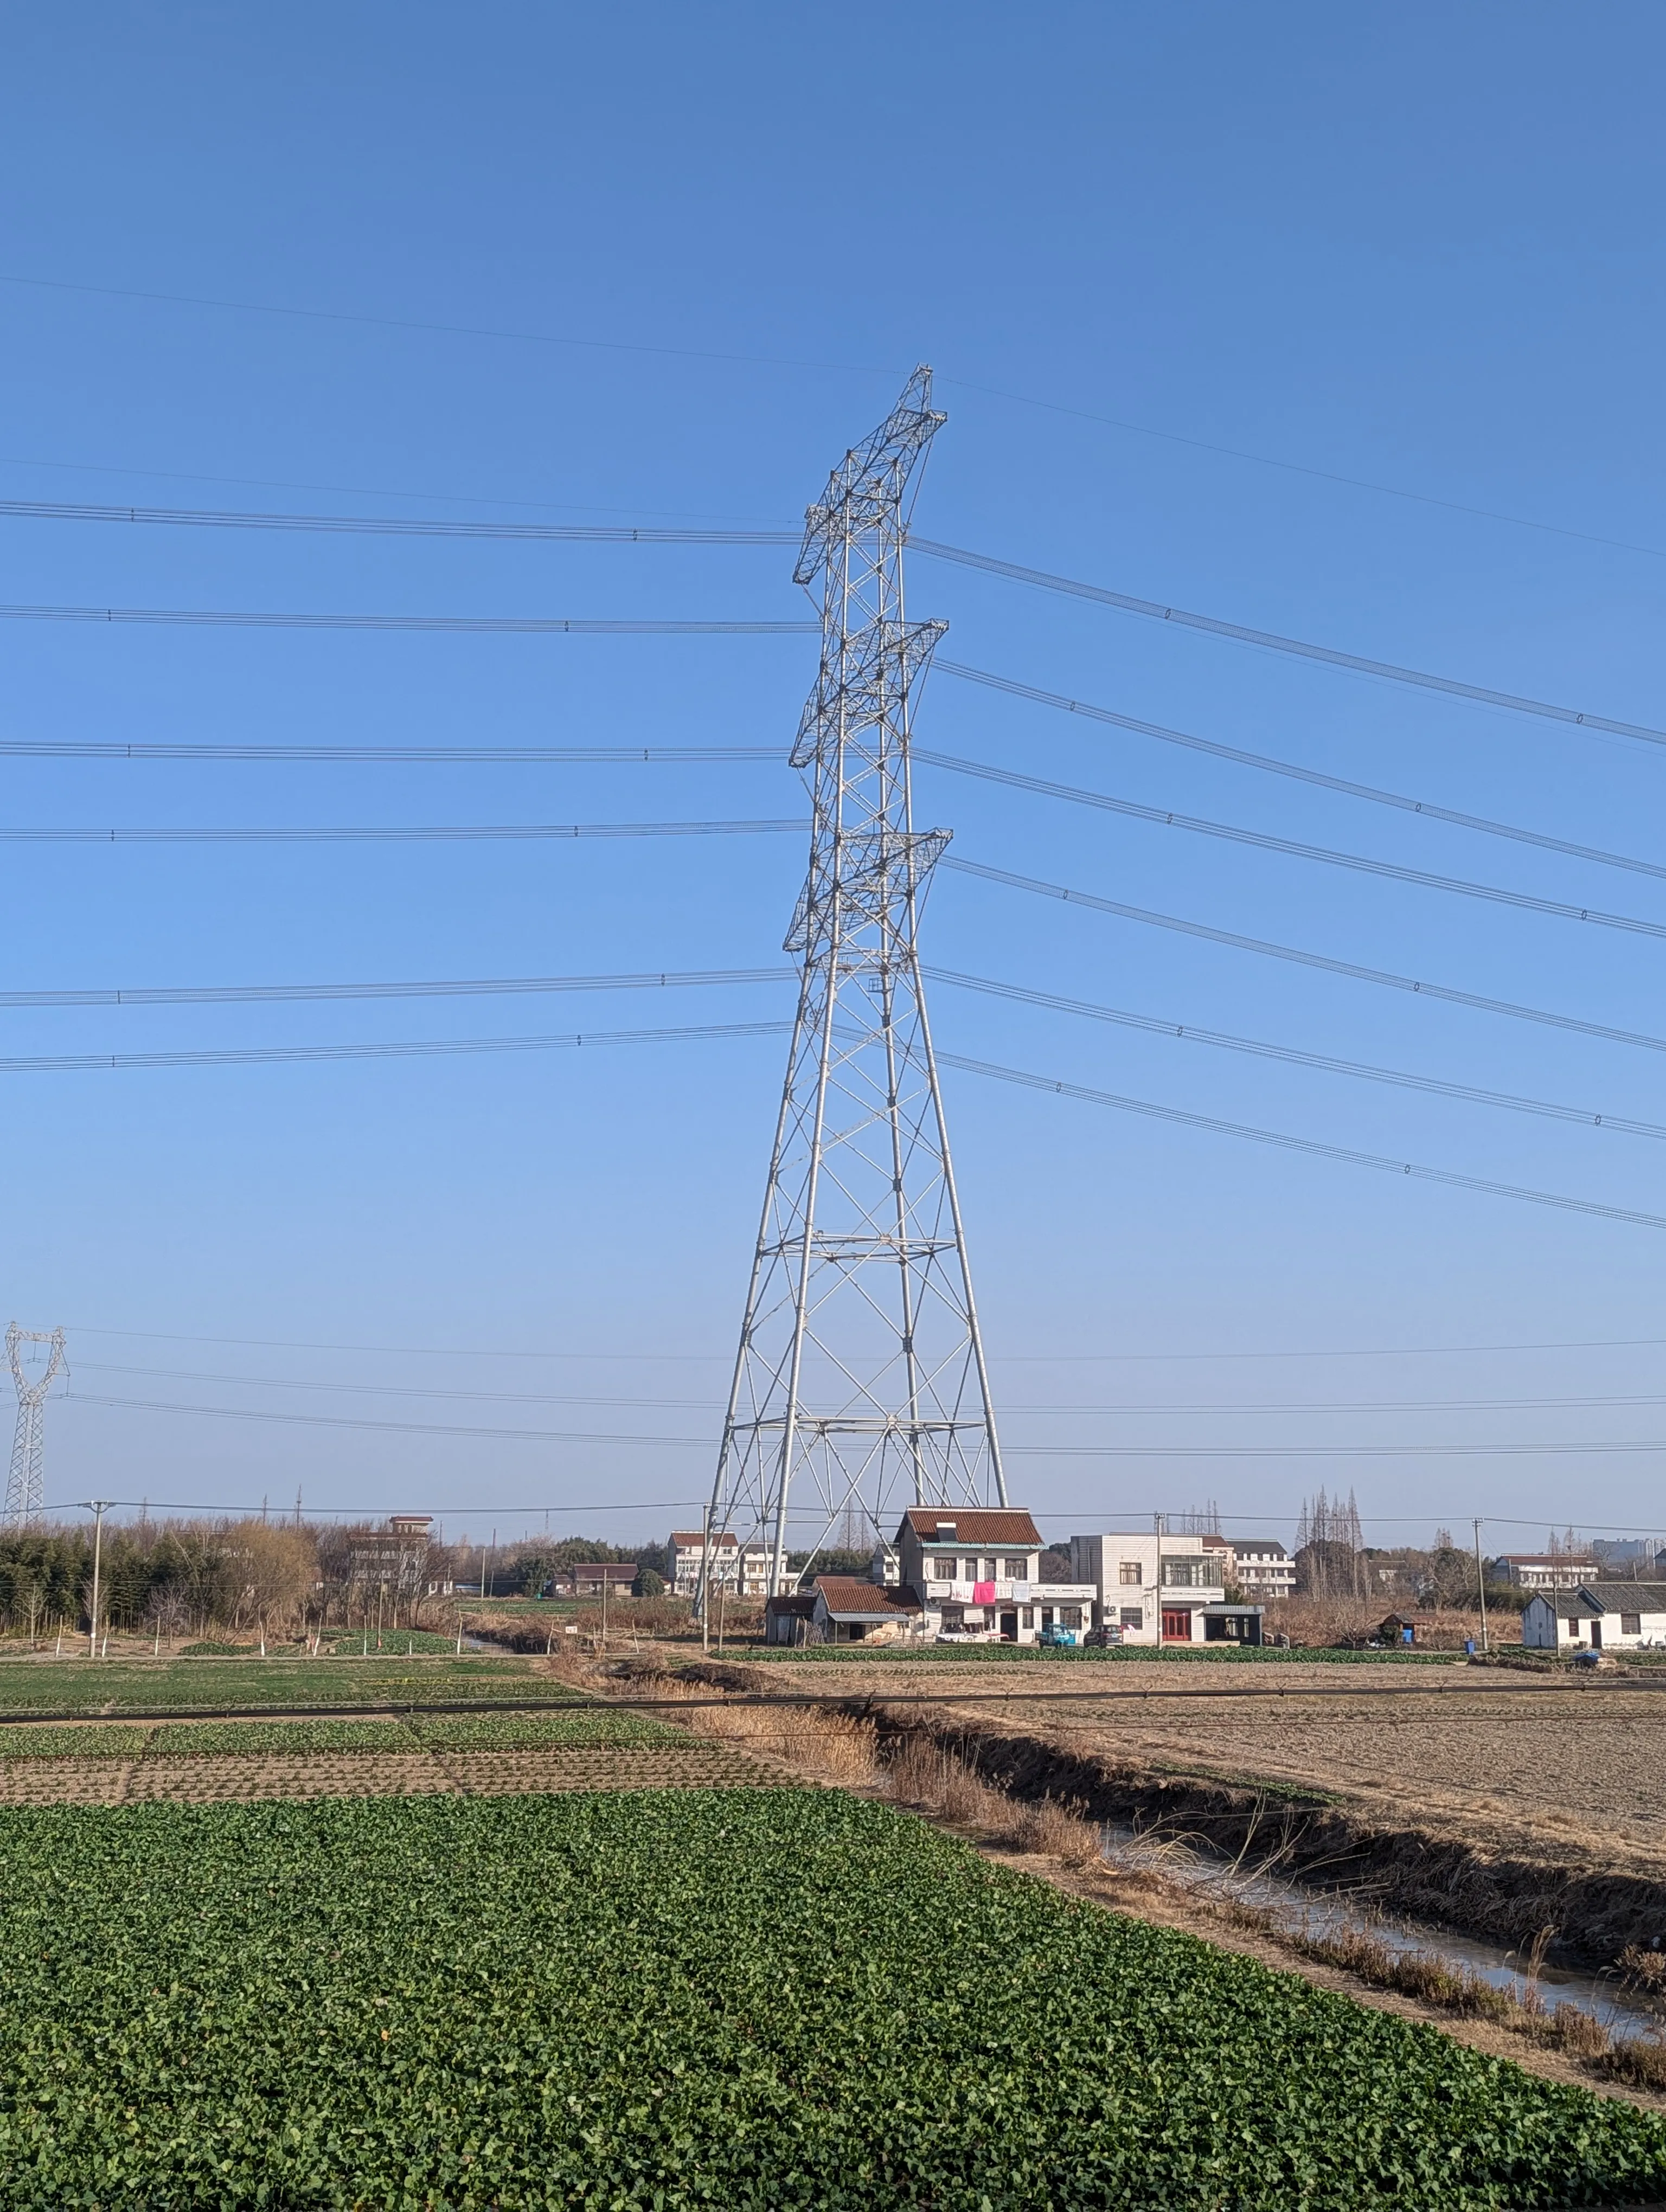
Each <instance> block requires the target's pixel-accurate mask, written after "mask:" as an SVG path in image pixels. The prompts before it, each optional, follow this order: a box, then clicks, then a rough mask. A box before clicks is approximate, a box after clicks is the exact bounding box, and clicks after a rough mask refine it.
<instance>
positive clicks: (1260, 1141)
mask: <svg viewBox="0 0 1666 2212" xmlns="http://www.w3.org/2000/svg"><path fill="white" fill-rule="evenodd" d="M939 1059H940V1060H942V1062H943V1064H944V1066H945V1067H958V1068H962V1069H964V1071H965V1072H966V1073H968V1074H970V1075H987V1076H992V1077H994V1078H995V1079H998V1080H999V1081H1000V1082H1003V1083H1016V1084H1019V1085H1022V1086H1023V1087H1024V1088H1025V1089H1026V1090H1030V1091H1055V1092H1057V1093H1058V1094H1059V1095H1060V1096H1061V1097H1066V1098H1080V1099H1083V1100H1085V1101H1086V1103H1088V1104H1090V1105H1093V1106H1110V1107H1114V1108H1116V1110H1117V1111H1118V1112H1119V1113H1124V1114H1140V1115H1146V1117H1147V1118H1148V1119H1150V1120H1152V1121H1174V1122H1178V1123H1180V1124H1181V1125H1182V1126H1183V1127H1186V1128H1189V1129H1207V1130H1208V1131H1210V1132H1211V1133H1213V1134H1214V1135H1216V1136H1222V1137H1243V1138H1246V1139H1249V1142H1250V1143H1252V1144H1257V1145H1273V1146H1277V1148H1278V1149H1279V1150H1280V1151H1281V1152H1306V1153H1310V1154H1311V1155H1313V1156H1314V1157H1316V1158H1321V1159H1328V1160H1341V1161H1342V1162H1343V1163H1344V1164H1346V1165H1347V1166H1350V1167H1359V1168H1376V1169H1378V1170H1381V1171H1382V1172H1383V1173H1384V1174H1387V1175H1397V1176H1416V1177H1417V1178H1418V1179H1419V1181H1420V1182H1435V1183H1443V1184H1446V1185H1448V1186H1450V1188H1454V1189H1457V1190H1478V1191H1483V1192H1485V1193H1486V1194H1487V1195H1488V1196H1489V1197H1493V1198H1513V1199H1519V1200H1524V1201H1525V1202H1526V1203H1527V1204H1529V1205H1530V1206H1554V1207H1556V1208H1557V1209H1558V1211H1560V1212H1566V1213H1590V1214H1595V1215H1597V1216H1599V1217H1600V1218H1602V1219H1604V1220H1607V1221H1625V1222H1629V1223H1631V1224H1633V1225H1634V1226H1635V1227H1638V1228H1641V1229H1666V1215H1663V1214H1658V1213H1642V1212H1637V1211H1636V1210H1634V1209H1633V1208H1632V1207H1630V1206H1604V1205H1602V1204H1601V1203H1600V1202H1599V1201H1598V1200H1596V1199H1590V1198H1564V1197H1562V1196H1560V1194H1557V1193H1555V1192H1553V1191H1543V1190H1529V1189H1526V1188H1523V1186H1522V1185H1521V1184H1519V1183H1509V1182H1491V1181H1489V1180H1488V1179H1487V1178H1486V1177H1484V1176H1468V1175H1458V1174H1456V1173H1455V1172H1453V1171H1452V1170H1450V1169H1447V1168H1427V1167H1420V1166H1418V1165H1417V1164H1415V1163H1414V1162H1413V1161H1409V1160H1395V1159H1389V1158H1386V1157H1385V1156H1384V1155H1383V1153H1380V1152H1356V1151H1355V1150H1353V1147H1352V1146H1346V1145H1328V1144H1323V1143H1322V1142H1321V1141H1320V1140H1319V1139H1317V1138H1315V1137H1291V1136H1286V1135H1285V1134H1283V1133H1281V1132H1280V1131H1278V1130H1274V1129H1257V1128H1254V1127H1251V1126H1250V1125H1249V1123H1248V1122H1244V1121H1220V1120H1219V1119H1217V1117H1216V1116H1215V1115H1212V1114H1192V1113H1188V1112H1186V1111H1184V1110H1183V1109H1182V1108H1180V1107H1178V1106H1159V1105H1156V1104H1153V1103H1152V1102H1151V1101H1150V1100H1149V1099H1145V1098H1125V1097H1119V1096H1118V1095H1117V1093H1116V1092H1115V1091H1093V1090H1090V1089H1089V1088H1088V1087H1087V1085H1085V1084H1080V1083H1066V1082H1062V1081H1059V1080H1056V1079H1055V1078H1054V1077H1052V1076H1049V1075H1031V1074H1029V1073H1026V1072H1025V1070H1023V1069H1022V1068H1017V1067H1001V1066H998V1065H996V1064H995V1063H994V1061H992V1060H969V1059H967V1058H965V1057H964V1055H963V1054H959V1053H952V1052H945V1053H941V1054H939Z"/></svg>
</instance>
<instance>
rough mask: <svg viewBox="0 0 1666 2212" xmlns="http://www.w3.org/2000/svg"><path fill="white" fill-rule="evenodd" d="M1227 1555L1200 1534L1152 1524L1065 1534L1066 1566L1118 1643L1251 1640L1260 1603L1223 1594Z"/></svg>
mask: <svg viewBox="0 0 1666 2212" xmlns="http://www.w3.org/2000/svg"><path fill="white" fill-rule="evenodd" d="M1229 1556H1230V1554H1229V1553H1227V1552H1226V1551H1225V1548H1224V1547H1220V1546H1219V1544H1218V1543H1217V1544H1211V1543H1210V1542H1209V1541H1208V1540H1207V1539H1206V1538H1204V1537H1202V1536H1169V1535H1163V1534H1158V1531H1157V1530H1155V1529H1152V1528H1146V1529H1144V1530H1140V1529H1131V1530H1119V1529H1111V1530H1107V1531H1105V1532H1104V1533H1103V1534H1097V1535H1088V1536H1073V1537H1072V1538H1071V1540H1070V1564H1071V1568H1072V1571H1073V1573H1074V1574H1076V1575H1077V1576H1078V1577H1079V1578H1080V1579H1081V1581H1082V1582H1083V1583H1085V1584H1086V1585H1087V1586H1088V1587H1089V1588H1091V1590H1092V1592H1093V1595H1094V1599H1095V1602H1096V1604H1097V1609H1098V1617H1099V1621H1100V1624H1101V1626H1104V1627H1106V1628H1110V1629H1114V1630H1116V1632H1117V1634H1118V1636H1119V1638H1120V1640H1121V1641H1122V1643H1124V1644H1206V1643H1207V1644H1215V1643H1230V1644H1259V1643H1260V1642H1261V1617H1262V1608H1261V1607H1260V1606H1258V1605H1228V1604H1227V1602H1226V1587H1225V1571H1226V1567H1225V1562H1226V1560H1227V1559H1228V1557H1229Z"/></svg>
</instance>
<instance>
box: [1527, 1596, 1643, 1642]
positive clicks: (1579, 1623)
mask: <svg viewBox="0 0 1666 2212" xmlns="http://www.w3.org/2000/svg"><path fill="white" fill-rule="evenodd" d="M1522 1642H1523V1644H1525V1645H1526V1646H1527V1647H1528V1649H1529V1650H1532V1651H1645V1650H1651V1649H1659V1648H1662V1647H1666V1583H1609V1582H1587V1583H1580V1585H1579V1587H1578V1589H1571V1590H1566V1589H1559V1590H1535V1591H1534V1593H1533V1595H1532V1596H1531V1597H1530V1598H1529V1600H1528V1601H1527V1605H1526V1607H1525V1608H1524V1610H1523V1613H1522Z"/></svg>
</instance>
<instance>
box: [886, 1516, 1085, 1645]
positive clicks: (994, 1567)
mask: <svg viewBox="0 0 1666 2212" xmlns="http://www.w3.org/2000/svg"><path fill="white" fill-rule="evenodd" d="M1045 1548H1046V1547H1045V1546H1044V1545H1043V1541H1042V1538H1041V1533H1040V1531H1039V1530H1038V1529H1037V1527H1036V1524H1035V1522H1034V1521H1032V1520H1031V1517H1030V1516H1029V1514H1028V1513H1025V1512H1023V1511H1021V1510H1018V1509H1017V1508H1013V1507H1004V1506H1003V1507H1000V1508H991V1507H978V1508H963V1509H961V1510H958V1511H957V1510H952V1509H951V1508H949V1507H946V1506H945V1507H942V1508H939V1507H937V1506H930V1505H913V1506H910V1507H909V1510H908V1511H907V1512H906V1513H905V1514H904V1515H903V1521H902V1525H901V1527H900V1528H898V1529H897V1535H896V1539H895V1542H894V1545H893V1547H892V1552H893V1559H894V1566H895V1572H896V1579H897V1581H898V1582H900V1583H903V1585H905V1586H908V1587H910V1588H912V1589H914V1590H915V1591H916V1592H917V1593H918V1594H919V1596H920V1599H921V1603H922V1609H923V1611H924V1613H925V1616H926V1621H925V1625H926V1626H927V1628H928V1629H929V1631H930V1632H931V1633H932V1634H933V1635H938V1634H942V1633H943V1632H945V1631H946V1632H950V1633H956V1632H959V1633H964V1634H970V1635H975V1636H984V1637H987V1638H989V1639H990V1640H991V1641H995V1640H999V1641H1000V1642H1001V1643H1003V1644H1034V1643H1035V1642H1037V1639H1038V1638H1040V1637H1041V1636H1042V1634H1043V1632H1049V1633H1050V1634H1052V1635H1055V1636H1069V1637H1073V1638H1077V1639H1080V1638H1082V1637H1084V1636H1085V1634H1086V1633H1087V1632H1088V1630H1089V1629H1090V1628H1091V1626H1092V1625H1093V1598H1094V1592H1093V1590H1092V1589H1091V1586H1090V1585H1089V1584H1087V1583H1078V1582H1067V1583H1043V1580H1042V1578H1041V1558H1042V1553H1043V1550H1044V1549H1045ZM892 1565H893V1561H892V1560H888V1561H887V1562H886V1563H885V1574H886V1578H887V1579H888V1580H889V1579H890V1578H891V1568H892Z"/></svg>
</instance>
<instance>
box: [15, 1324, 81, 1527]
mask: <svg viewBox="0 0 1666 2212" xmlns="http://www.w3.org/2000/svg"><path fill="white" fill-rule="evenodd" d="M26 1344H44V1345H46V1347H47V1357H46V1365H45V1367H44V1368H41V1369H40V1370H38V1371H37V1372H36V1373H35V1374H33V1375H31V1374H30V1373H29V1371H28V1369H27V1367H26V1366H25V1364H24V1359H23V1347H24V1346H25V1345H26ZM6 1357H7V1358H8V1359H9V1361H10V1362H11V1379H12V1381H13V1382H14V1383H15V1384H16V1385H17V1431H16V1433H15V1436H14V1437H13V1438H12V1446H11V1473H10V1474H9V1475H8V1477H7V1479H6V1508H5V1513H4V1516H3V1519H4V1522H5V1525H6V1527H8V1528H21V1527H22V1526H23V1524H24V1522H27V1521H35V1520H38V1519H39V1518H40V1513H41V1510H42V1508H43V1507H44V1506H45V1504H46V1489H45V1486H44V1484H45V1477H44V1475H43V1474H42V1468H43V1464H44V1453H45V1449H46V1393H47V1392H48V1391H49V1390H50V1389H52V1385H53V1383H55V1382H56V1381H57V1380H58V1376H60V1375H62V1374H63V1373H64V1372H65V1371H66V1370H65V1368H64V1332H63V1330H62V1329H61V1328H53V1329H44V1328H19V1327H18V1326H17V1323H16V1322H13V1323H12V1324H11V1327H10V1328H9V1329H8V1330H7V1331H6Z"/></svg>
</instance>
